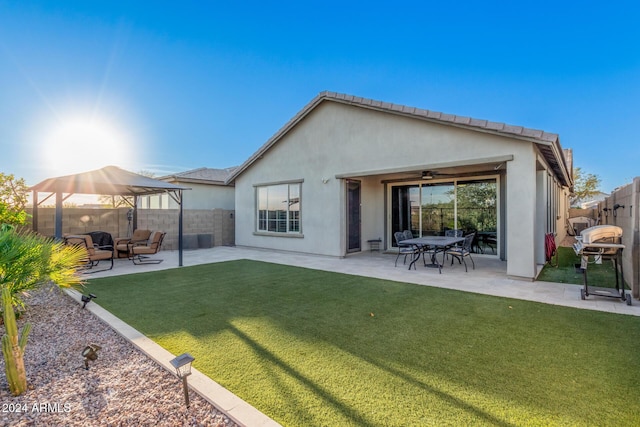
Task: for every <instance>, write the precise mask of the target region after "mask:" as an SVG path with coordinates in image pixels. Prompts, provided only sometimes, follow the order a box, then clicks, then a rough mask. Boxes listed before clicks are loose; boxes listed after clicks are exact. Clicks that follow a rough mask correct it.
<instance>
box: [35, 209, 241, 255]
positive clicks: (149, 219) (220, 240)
mask: <svg viewBox="0 0 640 427" xmlns="http://www.w3.org/2000/svg"><path fill="white" fill-rule="evenodd" d="M128 211H129V209H128V208H115V209H102V208H100V209H90V208H65V209H63V210H62V233H63V234H80V233H88V232H90V231H106V232H107V233H110V234H111V235H112V236H113V237H114V238H116V237H126V236H129V235H130V230H129V227H130V226H129V221H128V220H127V212H128ZM27 212H28V213H30V214H31V213H32V212H31V209H28V210H27ZM178 215H179V211H178V210H177V209H138V228H142V229H149V230H161V231H165V232H166V233H167V235H166V236H165V239H164V242H163V243H162V249H163V250H177V249H178ZM234 217H235V211H233V210H225V209H202V210H195V209H194V210H192V209H186V210H184V211H183V220H182V226H183V247H184V249H197V248H201V247H210V246H233V245H234V244H235V220H234ZM38 233H40V234H42V235H45V236H53V235H54V234H55V208H38Z"/></svg>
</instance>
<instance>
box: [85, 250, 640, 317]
mask: <svg viewBox="0 0 640 427" xmlns="http://www.w3.org/2000/svg"><path fill="white" fill-rule="evenodd" d="M156 257H157V258H158V259H163V260H164V261H163V262H162V263H160V264H147V265H133V263H132V262H131V261H129V260H127V259H118V260H115V265H114V267H113V269H112V270H107V271H103V272H98V273H94V274H91V275H89V276H88V277H89V278H94V277H107V276H116V275H122V274H133V273H141V272H143V271H154V270H164V269H168V268H177V267H178V252H177V251H161V252H160V253H159V254H158V255H157V256H156ZM236 259H251V260H256V261H265V262H272V263H276V264H285V265H293V266H298V267H306V268H312V269H316V270H325V271H334V272H338V273H346V274H353V275H357V276H366V277H375V278H379V279H387V280H395V281H398V282H406V283H414V284H418V285H426V286H435V287H440V288H448V289H455V290H459V291H466V292H475V293H479V294H486V295H494V296H499V297H507V298H515V299H522V300H527V301H537V302H541V303H545V304H554V305H562V306H567V307H575V308H581V309H586V310H598V311H606V312H611V313H619V314H628V315H633V316H640V301H638V300H635V299H634V300H633V304H634V305H632V306H628V305H626V304H625V303H623V302H622V301H621V300H620V299H617V298H603V297H594V296H590V297H588V298H587V299H586V300H581V299H580V289H581V288H582V286H578V285H568V284H562V283H552V282H541V281H535V282H528V281H523V280H515V279H510V278H508V277H507V273H506V271H507V264H506V262H504V261H500V260H499V259H497V258H496V257H494V256H488V255H473V259H474V261H475V264H476V268H475V270H472V269H471V263H470V262H467V264H468V267H469V272H467V273H465V271H464V266H463V265H459V264H458V263H457V262H456V263H455V264H454V265H453V266H451V265H450V264H449V263H446V264H445V266H444V267H443V269H442V274H439V273H438V269H437V268H425V267H424V266H423V265H422V262H421V261H419V262H418V263H417V264H416V267H417V269H416V270H408V269H407V266H406V265H403V264H402V261H403V259H402V257H400V259H399V260H398V266H397V267H394V262H395V259H396V255H395V254H390V253H380V252H361V253H357V254H353V255H349V256H347V257H345V258H336V257H327V256H318V255H306V254H300V253H287V252H278V251H273V250H261V249H252V248H241V247H226V246H219V247H215V248H211V249H198V250H190V251H184V252H183V265H184V266H190V265H197V264H206V263H212V262H223V261H231V260H236Z"/></svg>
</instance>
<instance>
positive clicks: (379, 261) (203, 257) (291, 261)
mask: <svg viewBox="0 0 640 427" xmlns="http://www.w3.org/2000/svg"><path fill="white" fill-rule="evenodd" d="M473 257H474V261H475V265H476V268H475V270H471V263H470V262H468V265H469V272H467V273H465V270H464V266H463V265H459V264H457V263H455V264H454V265H453V266H451V265H450V264H449V263H447V264H446V265H445V266H444V268H443V270H442V274H439V273H438V269H437V268H426V267H424V266H423V265H422V262H418V263H417V269H416V270H408V269H407V265H403V264H402V257H401V258H400V259H399V260H398V261H399V264H398V266H397V267H394V262H395V259H396V255H394V254H386V253H379V252H362V253H358V254H354V255H350V256H347V257H345V258H335V257H325V256H316V255H305V254H299V253H285V252H277V251H272V250H259V249H250V248H239V247H216V248H212V249H199V250H192V251H184V252H183V265H184V266H191V265H198V264H206V263H214V262H223V261H231V260H237V259H251V260H256V261H265V262H271V263H277V264H285V265H292V266H298V267H306V268H312V269H317V270H325V271H333V272H338V273H346V274H353V275H358V276H367V277H375V278H379V279H387V280H395V281H399V282H406V283H414V284H417V285H425V286H435V287H440V288H448V289H455V290H459V291H466V292H475V293H479V294H486V295H494V296H499V297H508V298H515V299H521V300H528V301H537V302H540V303H546V304H554V305H562V306H567V307H575V308H579V309H587V310H599V311H606V312H611V313H619V314H627V315H633V316H640V302H638V301H637V300H634V305H633V306H627V305H626V304H625V303H623V302H622V301H620V300H619V299H613V298H598V297H589V298H588V299H587V300H581V299H580V289H581V286H577V285H566V284H561V283H550V282H527V281H521V280H513V279H509V278H508V277H507V274H506V270H507V266H506V262H503V261H500V260H498V259H497V258H496V257H493V256H483V255H474V256H473ZM154 258H158V259H163V262H162V263H160V264H146V265H134V264H133V263H132V262H131V261H130V260H127V259H117V260H115V261H114V267H113V269H112V270H107V271H101V272H96V273H93V274H87V279H92V278H99V277H109V276H118V275H125V274H135V273H142V272H147V271H156V270H165V269H170V268H178V252H177V251H162V252H160V253H159V254H157V255H156V256H154ZM98 267H102V266H98ZM98 267H96V269H98ZM69 293H70V294H71V295H72V296H73V297H74V298H75V299H76V300H77V301H78V302H80V296H81V294H80V293H78V292H75V291H71V292H69ZM99 303H100V300H99V299H98V300H97V301H95V302H92V303H91V304H88V305H87V309H88V310H90V311H91V312H93V313H94V314H95V315H96V316H97V317H99V318H100V319H102V320H103V321H104V322H105V323H107V324H108V325H109V326H111V327H112V328H113V329H114V330H116V331H117V332H118V333H119V334H120V335H122V336H123V337H124V338H126V339H128V340H129V341H130V342H131V343H132V344H133V345H134V346H136V347H137V348H139V349H140V350H141V351H142V352H143V353H145V354H146V355H147V356H149V357H150V358H151V359H153V360H155V361H156V362H157V363H158V364H159V365H160V366H163V367H164V368H165V369H167V370H168V371H170V372H174V369H173V367H172V365H171V364H170V361H171V359H173V358H174V357H175V355H173V354H171V353H170V352H168V351H167V350H165V349H164V348H162V347H160V346H159V345H158V344H156V343H155V342H153V341H152V340H151V339H149V338H147V337H146V336H144V335H143V334H142V333H140V332H139V331H137V330H136V329H134V328H132V327H131V326H130V325H128V324H126V323H125V322H123V321H122V320H120V319H118V318H117V317H115V316H114V315H113V314H111V313H109V312H108V311H106V310H104V309H103V308H102V307H100V305H99ZM189 387H190V388H191V389H192V390H194V391H195V392H197V393H198V394H200V395H201V396H202V397H204V398H205V399H206V400H208V401H209V402H210V403H211V404H212V405H214V406H215V407H216V408H218V409H219V410H221V411H222V412H224V413H226V414H227V415H228V416H229V417H230V418H231V419H232V420H234V421H235V422H236V423H237V424H239V425H242V426H261V427H275V426H279V425H280V424H278V423H277V422H276V421H274V420H272V419H271V418H269V417H268V416H266V415H265V414H263V413H261V412H260V411H258V410H257V409H255V408H254V407H252V406H251V405H249V404H248V403H247V402H245V401H243V400H242V399H241V398H239V397H238V396H236V395H234V394H233V393H231V392H230V391H228V390H226V389H225V388H223V387H222V386H220V385H219V384H218V383H216V382H215V381H213V380H212V379H211V378H209V377H207V376H206V375H204V374H202V373H201V372H199V371H198V370H197V369H195V368H194V369H192V374H191V376H190V377H189Z"/></svg>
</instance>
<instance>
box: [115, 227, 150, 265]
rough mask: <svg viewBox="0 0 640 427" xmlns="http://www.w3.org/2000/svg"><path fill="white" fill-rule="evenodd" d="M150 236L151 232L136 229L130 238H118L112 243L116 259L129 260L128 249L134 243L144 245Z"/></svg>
mask: <svg viewBox="0 0 640 427" xmlns="http://www.w3.org/2000/svg"><path fill="white" fill-rule="evenodd" d="M149 236H151V230H143V229H141V228H138V229H136V230H135V231H134V232H133V235H132V236H131V237H118V238H116V239H115V241H114V247H115V249H116V250H115V256H116V257H117V258H130V257H131V254H130V253H129V249H130V248H131V246H132V245H133V244H135V243H146V242H147V241H148V240H149ZM130 245H131V246H130Z"/></svg>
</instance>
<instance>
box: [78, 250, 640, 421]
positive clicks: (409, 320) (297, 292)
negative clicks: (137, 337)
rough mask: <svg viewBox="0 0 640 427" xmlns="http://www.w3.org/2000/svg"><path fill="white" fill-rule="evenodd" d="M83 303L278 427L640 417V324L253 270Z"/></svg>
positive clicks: (386, 284) (353, 280) (97, 288)
mask: <svg viewBox="0 0 640 427" xmlns="http://www.w3.org/2000/svg"><path fill="white" fill-rule="evenodd" d="M470 274H471V273H470ZM523 286H526V284H523ZM88 291H89V292H92V293H94V294H96V295H97V296H98V297H99V298H98V300H96V302H97V303H99V304H100V305H101V306H103V307H104V308H106V309H107V310H109V311H111V312H112V313H114V314H115V315H116V316H118V317H120V318H121V319H123V320H124V321H126V322H127V323H129V324H131V325H132V326H134V327H135V328H136V329H138V330H140V331H141V332H143V333H144V334H145V335H147V336H148V337H150V338H152V339H153V340H154V341H156V342H157V343H159V344H160V345H162V346H163V347H165V348H166V349H167V350H169V351H170V352H172V353H173V354H180V353H183V352H189V353H191V354H192V355H193V356H195V358H196V361H195V362H194V366H195V367H196V368H198V369H199V370H200V371H202V372H203V373H205V374H206V375H208V376H209V377H211V378H212V379H214V380H215V381H217V382H218V383H220V384H221V385H223V386H224V387H226V388H227V389H229V390H230V391H232V392H233V393H235V394H236V395H238V396H240V397H241V398H242V399H244V400H245V401H247V402H249V403H250V404H251V405H253V406H255V407H256V408H257V409H259V410H260V411H262V412H264V413H265V414H267V415H268V416H270V417H272V418H274V419H275V420H276V421H278V422H280V423H281V424H283V425H285V426H329V425H340V426H349V425H358V426H381V425H385V426H392V425H397V426H417V425H420V426H422V425H470V424H473V425H501V426H511V425H633V424H634V423H637V421H638V414H639V413H640V400H638V399H636V398H635V397H637V393H638V390H639V388H640V364H639V363H638V360H639V359H638V357H639V355H640V318H638V317H633V316H624V315H616V314H611V313H603V312H596V311H588V310H578V309H573V308H567V307H559V306H552V305H545V304H540V303H534V302H527V301H520V300H513V299H506V298H499V297H491V296H486V295H478V294H472V293H466V292H459V291H453V290H447V289H440V288H432V287H428V286H418V285H413V284H405V283H398V282H392V281H385V280H379V279H372V278H366V277H360V276H351V275H345V274H339V273H331V272H325V271H318V270H311V269H305V268H298V267H290V266H282V265H275V264H269V263H263V262H256V261H248V260H240V261H232V262H225V263H217V264H207V265H200V266H194V267H182V268H178V269H172V270H165V271H157V272H150V273H140V274H134V275H127V276H117V277H109V278H101V279H93V280H91V281H90V282H89V284H88Z"/></svg>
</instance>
